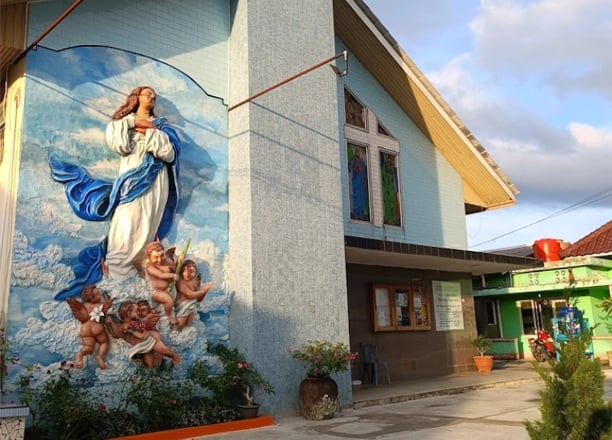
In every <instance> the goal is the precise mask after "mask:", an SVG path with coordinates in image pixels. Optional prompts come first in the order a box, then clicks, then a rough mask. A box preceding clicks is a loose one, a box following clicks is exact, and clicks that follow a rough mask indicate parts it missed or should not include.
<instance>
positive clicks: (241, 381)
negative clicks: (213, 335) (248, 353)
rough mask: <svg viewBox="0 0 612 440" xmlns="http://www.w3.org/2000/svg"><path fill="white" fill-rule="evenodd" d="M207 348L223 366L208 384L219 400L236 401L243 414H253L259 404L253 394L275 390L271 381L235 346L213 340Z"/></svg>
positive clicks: (249, 415)
mask: <svg viewBox="0 0 612 440" xmlns="http://www.w3.org/2000/svg"><path fill="white" fill-rule="evenodd" d="M208 351H209V352H211V353H212V354H214V355H216V356H217V358H218V360H219V363H220V366H221V368H222V371H221V372H219V374H216V375H212V376H210V378H209V381H208V384H207V385H208V388H209V389H211V390H212V391H213V394H215V396H216V397H217V398H219V399H220V400H224V401H225V402H227V403H228V404H229V405H231V406H234V405H235V407H237V408H238V410H239V411H240V412H241V413H242V417H243V418H250V417H256V416H257V410H258V409H259V404H258V403H257V402H256V401H255V397H256V396H257V395H258V392H263V393H265V394H274V387H273V386H272V384H270V382H268V381H267V380H266V379H264V377H263V376H262V375H261V373H260V372H259V371H257V369H256V368H255V366H254V365H253V364H252V363H250V362H248V361H247V360H246V358H245V356H244V355H243V354H242V353H240V351H238V349H236V348H228V347H226V346H224V345H222V344H216V345H213V346H212V347H210V348H209V349H208ZM236 396H240V399H236ZM238 402H242V403H238Z"/></svg>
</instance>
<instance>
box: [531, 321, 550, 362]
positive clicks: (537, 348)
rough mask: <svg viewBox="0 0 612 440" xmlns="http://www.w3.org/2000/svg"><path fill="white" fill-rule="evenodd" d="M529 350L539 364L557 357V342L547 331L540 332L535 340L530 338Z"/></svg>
mask: <svg viewBox="0 0 612 440" xmlns="http://www.w3.org/2000/svg"><path fill="white" fill-rule="evenodd" d="M529 348H530V349H531V354H532V355H533V357H534V359H535V360H537V361H538V362H544V361H545V360H546V359H549V358H555V357H557V352H556V350H555V341H554V340H553V338H552V336H551V335H550V333H548V332H547V331H546V330H545V329H540V330H538V331H537V332H536V337H535V338H529Z"/></svg>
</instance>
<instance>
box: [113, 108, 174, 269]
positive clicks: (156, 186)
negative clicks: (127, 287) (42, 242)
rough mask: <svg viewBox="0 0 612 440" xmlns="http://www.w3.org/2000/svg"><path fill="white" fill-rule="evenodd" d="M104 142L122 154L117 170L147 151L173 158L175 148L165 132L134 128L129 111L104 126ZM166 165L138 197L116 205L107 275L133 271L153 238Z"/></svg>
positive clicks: (164, 197)
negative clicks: (141, 130) (143, 133)
mask: <svg viewBox="0 0 612 440" xmlns="http://www.w3.org/2000/svg"><path fill="white" fill-rule="evenodd" d="M106 143H107V144H108V146H109V148H110V149H111V150H112V151H114V152H116V153H117V154H119V155H120V156H121V163H120V165H119V174H122V173H124V172H126V171H127V170H130V169H133V168H136V167H137V166H138V165H140V163H141V162H142V160H143V158H144V157H145V154H146V153H151V154H152V155H153V156H154V157H156V158H158V159H160V160H163V161H164V162H172V161H173V160H174V149H173V148H172V144H171V143H170V139H169V138H168V135H166V133H164V132H163V131H161V130H157V129H147V131H146V134H145V135H142V134H140V133H138V132H137V131H136V130H134V115H133V114H130V115H127V116H125V117H124V118H122V119H119V120H117V121H111V122H110V124H108V126H107V127H106ZM168 190H169V181H168V169H167V168H166V167H163V168H162V170H161V171H160V172H159V174H158V175H157V177H156V178H155V182H154V183H153V185H151V188H149V189H148V190H147V192H145V193H144V194H143V195H142V196H140V197H138V198H137V199H135V200H133V201H131V202H129V203H125V204H121V205H119V206H117V208H116V209H115V212H114V214H113V216H112V218H111V220H110V229H109V232H108V246H107V252H106V266H107V268H108V271H109V276H111V277H112V278H114V279H117V280H119V281H120V280H123V279H125V278H127V277H129V276H131V275H133V274H135V273H137V271H136V267H140V265H141V263H142V261H143V258H144V252H143V250H144V247H145V246H146V244H147V243H149V242H151V241H154V240H155V238H156V236H155V235H156V232H157V229H158V227H159V224H160V222H161V219H162V216H163V213H164V207H165V205H166V202H167V200H168Z"/></svg>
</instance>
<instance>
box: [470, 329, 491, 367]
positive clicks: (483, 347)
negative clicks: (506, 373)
mask: <svg viewBox="0 0 612 440" xmlns="http://www.w3.org/2000/svg"><path fill="white" fill-rule="evenodd" d="M472 346H473V347H475V348H476V351H478V356H474V363H475V364H476V368H477V369H478V372H479V373H480V372H482V373H488V372H489V371H491V370H492V369H493V356H490V355H485V353H486V352H487V351H489V350H490V349H491V348H492V347H493V342H492V341H491V340H490V339H487V338H485V337H484V336H483V335H478V336H476V338H474V339H473V340H472Z"/></svg>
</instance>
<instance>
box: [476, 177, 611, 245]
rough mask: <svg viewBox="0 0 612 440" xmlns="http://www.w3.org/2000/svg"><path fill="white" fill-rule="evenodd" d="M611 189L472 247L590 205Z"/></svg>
mask: <svg viewBox="0 0 612 440" xmlns="http://www.w3.org/2000/svg"><path fill="white" fill-rule="evenodd" d="M610 191H612V186H609V187H607V188H605V189H603V190H601V191H599V192H597V193H595V194H593V195H591V196H589V197H587V198H586V199H583V200H580V201H579V202H576V203H574V204H571V205H569V206H566V207H565V208H563V209H560V210H558V211H555V212H553V213H552V214H550V215H547V216H546V217H543V218H541V219H539V220H536V221H535V222H532V223H529V224H527V225H525V226H521V227H520V228H516V229H513V230H511V231H509V232H506V233H504V234H501V235H498V236H497V237H493V238H490V239H488V240H485V241H481V242H480V243H476V244H475V245H472V246H470V247H471V248H475V247H478V246H481V245H483V244H486V243H490V242H492V241H495V240H497V239H499V238H503V237H507V236H508V235H511V234H514V233H515V232H518V231H522V230H523V229H527V228H530V227H532V226H535V225H537V224H538V223H542V222H543V221H546V220H549V219H551V218H553V217H557V216H559V215H563V214H567V213H568V212H571V211H574V210H576V209H578V208H581V207H583V206H585V205H590V204H591V203H595V202H598V201H600V200H603V199H605V198H606V197H610V196H611V195H612V194H607V193H609V192H610Z"/></svg>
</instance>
